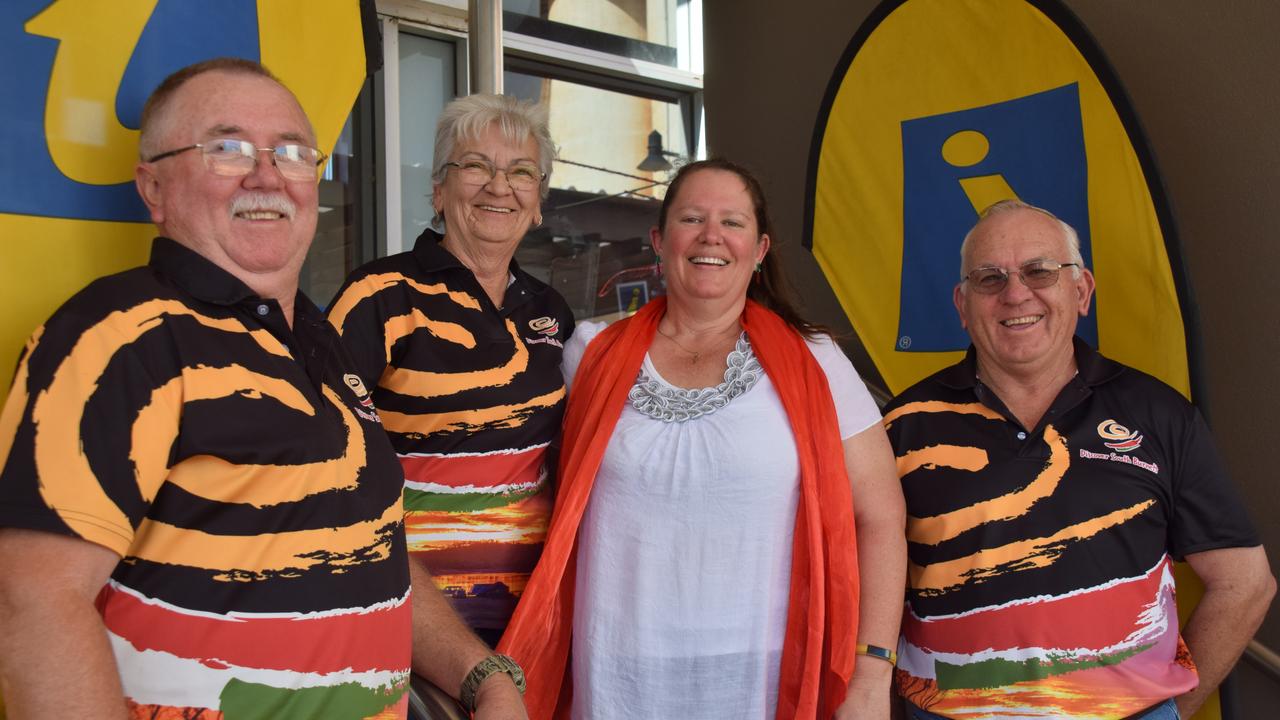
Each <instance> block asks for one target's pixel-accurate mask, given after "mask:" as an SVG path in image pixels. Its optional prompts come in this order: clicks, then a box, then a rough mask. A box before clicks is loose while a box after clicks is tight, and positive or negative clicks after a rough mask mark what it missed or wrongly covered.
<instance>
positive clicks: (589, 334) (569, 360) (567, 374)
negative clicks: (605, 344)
mask: <svg viewBox="0 0 1280 720" xmlns="http://www.w3.org/2000/svg"><path fill="white" fill-rule="evenodd" d="M608 326H609V323H604V322H591V321H589V320H588V321H587V322H584V323H581V324H579V325H578V326H577V327H575V328H574V330H573V335H570V336H569V341H568V342H566V343H565V344H564V357H563V359H562V360H561V361H560V372H561V373H562V374H563V375H564V386H565V388H566V389H569V388H571V387H572V386H573V376H574V374H575V373H577V372H578V365H579V364H580V363H581V362H582V356H583V355H585V354H586V352H587V346H588V345H590V344H591V341H592V340H594V339H595V338H596V336H597V335H599V334H600V332H601V331H602V330H604V329H605V328H606V327H608Z"/></svg>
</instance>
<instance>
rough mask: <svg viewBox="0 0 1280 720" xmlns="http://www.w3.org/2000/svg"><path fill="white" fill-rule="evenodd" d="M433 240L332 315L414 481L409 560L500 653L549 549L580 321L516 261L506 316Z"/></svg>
mask: <svg viewBox="0 0 1280 720" xmlns="http://www.w3.org/2000/svg"><path fill="white" fill-rule="evenodd" d="M440 240H441V237H440V236H439V235H437V234H436V233H434V232H432V231H430V230H428V231H426V232H424V233H423V234H422V236H421V237H419V238H418V240H417V242H416V244H415V245H414V248H413V250H412V251H409V252H404V253H400V254H397V255H393V256H390V257H386V258H381V259H378V260H375V261H373V262H371V263H369V264H367V265H365V266H364V267H362V268H360V269H359V270H357V271H356V272H355V273H353V274H352V275H351V277H350V278H348V279H347V283H346V284H345V285H344V286H343V288H342V289H341V290H340V291H339V292H338V295H337V297H335V298H334V301H333V303H332V304H331V306H330V308H329V320H330V321H331V322H332V323H333V325H334V327H336V328H337V329H338V331H339V332H340V333H341V334H342V338H343V340H344V341H345V342H346V344H347V346H348V348H349V349H350V350H351V353H352V355H353V356H354V357H355V358H356V362H357V365H358V366H359V368H360V372H361V374H362V376H363V377H364V380H365V383H366V384H367V385H369V386H370V387H373V388H374V389H373V396H374V400H375V402H376V403H377V405H378V409H379V412H380V413H381V415H382V420H383V424H384V426H385V427H386V429H387V432H388V433H389V435H390V437H391V443H392V445H393V446H394V447H395V450H396V452H397V453H398V454H399V456H400V461H401V464H402V465H403V467H404V472H405V480H406V486H405V524H406V529H407V532H408V538H409V551H410V553H411V554H412V555H413V557H415V558H417V559H419V560H421V561H422V562H423V563H424V564H425V566H426V567H427V568H428V569H430V570H431V572H432V574H433V575H434V576H435V577H436V582H437V583H438V584H439V585H440V587H441V589H442V590H443V591H444V592H445V594H446V595H447V596H448V597H449V598H450V599H451V601H452V602H453V604H454V607H455V608H456V609H457V610H458V611H459V613H460V614H461V615H462V616H463V618H464V619H465V620H466V621H467V623H468V624H469V625H470V626H471V627H472V628H473V629H475V630H476V631H477V632H478V633H479V634H480V635H481V637H483V638H485V639H486V640H488V641H489V642H491V643H496V642H497V640H498V638H499V637H500V636H501V633H502V630H503V629H504V628H505V627H506V624H507V621H508V620H509V619H510V616H511V613H512V612H513V611H514V610H515V603H516V601H517V600H518V598H519V596H520V594H521V593H522V592H523V591H524V586H525V583H526V582H527V580H528V577H529V573H531V572H532V571H533V566H534V565H535V564H536V563H537V559H538V557H539V556H540V555H541V552H542V545H543V542H544V540H545V536H546V529H547V523H548V521H549V518H550V513H551V493H550V484H549V481H548V478H549V474H548V468H547V467H546V461H547V457H548V449H549V447H550V446H551V443H552V441H553V440H555V438H556V437H557V435H558V434H559V432H560V421H561V418H562V416H563V414H564V405H565V387H564V380H563V378H562V377H561V374H560V359H561V355H562V353H563V350H564V342H565V341H566V340H568V338H569V335H570V334H571V333H572V332H573V327H574V321H573V314H572V312H571V311H570V310H569V306H568V304H567V303H565V301H564V298H562V297H560V294H559V293H557V292H555V291H554V290H552V289H551V288H550V287H548V286H547V285H546V284H545V283H543V282H541V281H539V280H537V279H536V278H534V277H533V276H531V275H529V274H528V273H526V272H524V271H523V270H521V269H520V267H519V266H518V265H517V264H516V263H515V261H514V260H513V261H512V263H511V266H510V283H509V285H508V286H507V289H506V294H505V296H504V297H503V301H502V306H501V307H496V306H495V305H494V303H493V302H492V301H491V300H490V298H489V296H488V294H487V293H486V292H485V291H484V290H483V289H482V288H481V286H480V283H479V281H477V280H476V277H475V275H474V274H473V273H472V272H471V271H470V270H469V269H468V268H466V267H465V266H464V265H463V264H462V263H461V262H459V261H458V259H457V258H456V257H454V256H453V255H452V254H451V253H449V252H448V251H447V250H445V249H444V248H443V247H442V246H441V245H440Z"/></svg>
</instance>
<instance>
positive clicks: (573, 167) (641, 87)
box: [303, 0, 705, 319]
mask: <svg viewBox="0 0 1280 720" xmlns="http://www.w3.org/2000/svg"><path fill="white" fill-rule="evenodd" d="M460 7H461V8H465V3H462V4H459V3H457V2H451V0H441V1H440V2H414V1H412V0H402V1H401V2H397V3H388V5H387V8H389V11H390V12H394V13H396V14H397V17H387V16H384V17H383V25H382V29H383V50H384V58H385V61H384V68H383V70H381V71H379V72H378V73H377V74H376V75H375V76H374V77H373V78H371V80H370V82H368V83H366V86H365V89H364V91H363V92H361V94H360V98H359V100H358V102H357V106H356V108H355V110H354V111H353V113H352V115H351V118H350V119H349V120H348V123H347V127H346V128H345V129H344V130H343V133H342V138H341V139H340V140H339V142H338V146H337V148H336V149H335V151H334V157H333V159H332V160H331V162H330V165H329V167H328V168H326V171H325V179H324V180H323V181H322V182H321V193H320V195H321V218H320V227H319V228H318V230H317V235H316V241H315V243H314V244H313V246H312V250H311V253H310V254H309V256H308V260H307V264H306V266H305V267H304V273H303V289H304V290H305V291H306V292H307V293H308V294H309V295H310V296H311V297H312V298H313V299H315V300H316V301H317V302H321V303H324V302H327V301H328V300H329V299H330V298H331V297H332V296H333V294H334V293H335V292H336V290H337V288H338V287H339V286H340V284H341V282H342V280H343V279H344V278H345V277H346V275H347V274H348V273H350V272H351V271H352V270H353V269H355V268H356V267H358V266H359V265H361V264H363V263H364V262H367V261H369V260H371V259H373V258H374V257H375V256H379V255H385V254H391V253H396V252H400V251H402V250H407V249H409V248H411V247H412V246H413V242H414V240H415V239H416V238H417V237H418V235H419V234H421V232H422V231H423V229H425V228H426V227H427V226H428V225H429V223H430V222H431V219H432V217H433V215H434V211H433V210H432V206H431V168H432V165H433V159H434V158H433V157H432V155H433V145H434V141H435V137H434V135H435V124H436V121H437V119H438V118H439V115H440V112H441V110H442V109H443V108H444V105H445V104H446V103H447V102H448V101H449V100H451V99H452V98H454V97H456V96H457V95H460V94H464V93H465V92H466V91H467V80H466V38H465V35H464V34H463V33H464V32H465V21H464V20H460V15H459V13H458V10H459V9H460ZM503 9H504V13H503V24H504V30H505V32H504V36H503V45H504V52H505V57H504V64H505V68H506V73H505V75H504V86H505V92H506V93H507V94H509V95H515V96H517V97H521V98H525V99H528V100H535V101H538V102H541V103H543V104H545V105H546V106H547V108H548V111H549V113H550V117H551V134H552V138H553V139H554V140H555V142H556V143H557V144H558V146H559V150H560V152H559V155H560V161H559V162H557V163H555V165H554V167H553V169H552V175H551V192H550V195H549V197H548V198H547V199H546V201H545V202H544V204H543V217H544V221H543V224H542V226H540V227H538V228H534V229H533V230H531V231H530V233H529V236H528V237H526V238H525V240H524V241H523V242H522V243H521V245H520V248H519V249H518V251H517V253H516V259H517V262H519V263H520V265H521V267H523V268H524V269H525V270H527V271H528V272H530V273H531V274H533V275H534V276H535V277H538V278H540V279H541V280H543V281H544V282H547V283H548V284H550V285H551V286H552V287H554V288H555V289H556V290H558V291H559V292H560V293H561V294H562V295H564V297H565V299H566V300H567V301H568V302H569V305H570V306H571V307H572V308H573V311H574V313H575V315H576V316H578V317H579V318H580V319H581V318H597V317H607V316H616V315H618V314H619V313H625V312H628V311H634V310H635V309H636V308H638V307H639V306H640V305H643V304H644V303H645V302H647V301H648V300H649V299H650V298H652V297H656V296H657V295H660V294H662V293H663V292H664V288H663V285H662V279H661V277H660V276H659V275H658V274H657V273H656V268H655V267H654V255H653V251H652V249H651V248H650V246H649V229H650V227H652V226H653V224H654V223H655V222H656V220H657V212H658V202H659V201H660V199H661V198H662V197H663V193H664V191H665V187H666V182H667V181H668V180H669V178H670V176H671V170H669V169H654V170H640V169H638V167H637V166H638V165H639V164H640V163H641V161H642V160H645V159H646V158H647V156H648V155H649V154H650V150H651V145H652V144H654V143H659V144H660V150H661V152H660V153H659V154H658V157H659V158H661V159H663V160H665V161H667V162H669V163H674V164H675V165H677V166H678V165H679V163H681V162H684V161H687V160H688V159H689V158H693V157H699V156H701V155H702V153H703V150H702V148H703V147H705V140H704V137H703V135H704V130H703V128H704V124H703V122H702V81H701V76H700V73H701V72H702V43H701V0H554V1H553V0H504V3H503ZM461 17H465V16H461ZM655 132H656V133H657V136H653V137H651V134H652V133H655ZM646 167H650V166H649V165H647V166H646Z"/></svg>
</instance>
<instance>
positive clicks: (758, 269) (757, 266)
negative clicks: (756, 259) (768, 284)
mask: <svg viewBox="0 0 1280 720" xmlns="http://www.w3.org/2000/svg"><path fill="white" fill-rule="evenodd" d="M761 270H764V264H763V263H756V272H760V271H761Z"/></svg>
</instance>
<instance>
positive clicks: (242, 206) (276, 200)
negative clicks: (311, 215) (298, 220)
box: [231, 192, 297, 220]
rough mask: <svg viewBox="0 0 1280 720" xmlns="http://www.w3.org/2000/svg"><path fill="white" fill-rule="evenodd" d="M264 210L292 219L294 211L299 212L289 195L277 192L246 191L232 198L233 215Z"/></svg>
mask: <svg viewBox="0 0 1280 720" xmlns="http://www.w3.org/2000/svg"><path fill="white" fill-rule="evenodd" d="M262 210H266V211H268V212H278V213H280V214H281V215H283V216H285V217H286V218H289V219H290V220H292V219H293V216H294V213H296V212H297V206H295V205H294V204H293V201H292V200H290V199H289V198H288V196H286V195H281V194H277V193H261V192H246V193H241V194H239V195H236V196H235V197H233V198H231V215H232V216H233V217H234V216H236V215H239V214H240V213H243V212H255V211H262Z"/></svg>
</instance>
